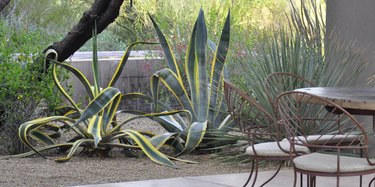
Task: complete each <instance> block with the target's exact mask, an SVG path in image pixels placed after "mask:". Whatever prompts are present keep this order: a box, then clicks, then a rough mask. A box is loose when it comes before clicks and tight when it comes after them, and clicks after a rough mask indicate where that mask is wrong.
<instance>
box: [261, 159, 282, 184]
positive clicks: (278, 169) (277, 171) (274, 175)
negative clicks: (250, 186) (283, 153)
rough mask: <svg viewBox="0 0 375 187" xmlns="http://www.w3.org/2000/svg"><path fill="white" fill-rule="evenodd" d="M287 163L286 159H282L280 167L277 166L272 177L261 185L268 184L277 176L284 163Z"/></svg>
mask: <svg viewBox="0 0 375 187" xmlns="http://www.w3.org/2000/svg"><path fill="white" fill-rule="evenodd" d="M284 163H285V160H283V161H281V163H280V165H279V167H278V168H277V170H276V172H275V173H274V174H273V175H272V177H271V178H269V179H268V180H267V181H266V182H264V183H263V184H262V185H260V187H263V186H264V185H266V184H267V183H269V182H270V181H271V180H272V179H273V178H275V177H276V175H277V174H278V173H279V171H280V169H281V167H282V166H283V164H284Z"/></svg>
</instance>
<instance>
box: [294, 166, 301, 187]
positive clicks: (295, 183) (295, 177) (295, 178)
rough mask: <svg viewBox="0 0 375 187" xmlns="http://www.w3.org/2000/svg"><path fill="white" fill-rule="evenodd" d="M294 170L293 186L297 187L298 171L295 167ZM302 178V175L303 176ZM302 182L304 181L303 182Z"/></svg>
mask: <svg viewBox="0 0 375 187" xmlns="http://www.w3.org/2000/svg"><path fill="white" fill-rule="evenodd" d="M293 170H294V182H293V187H296V185H297V171H296V169H295V168H294V169H293ZM301 176H302V174H301ZM301 178H302V177H301ZM301 184H302V183H301ZM301 187H302V185H301Z"/></svg>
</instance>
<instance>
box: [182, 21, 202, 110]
mask: <svg viewBox="0 0 375 187" xmlns="http://www.w3.org/2000/svg"><path fill="white" fill-rule="evenodd" d="M196 32H197V22H195V24H194V28H193V33H192V34H191V36H190V42H189V45H188V47H187V51H186V58H185V66H184V67H185V73H186V77H187V80H188V82H189V87H190V88H191V89H190V96H191V101H192V103H193V107H194V110H195V111H198V106H199V98H197V96H198V95H197V94H194V93H193V92H196V88H197V87H198V85H197V84H199V83H197V81H199V80H198V79H197V78H196V76H197V75H196V65H197V64H196V63H195V62H196V60H197V56H196V53H195V38H196Z"/></svg>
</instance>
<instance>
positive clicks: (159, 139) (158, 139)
mask: <svg viewBox="0 0 375 187" xmlns="http://www.w3.org/2000/svg"><path fill="white" fill-rule="evenodd" d="M174 135H176V133H171V132H167V133H163V134H158V135H155V136H153V137H152V138H151V139H150V142H151V144H152V145H153V146H154V147H155V148H156V149H160V147H161V146H163V145H164V144H165V142H166V141H167V140H169V139H170V138H171V137H172V136H174Z"/></svg>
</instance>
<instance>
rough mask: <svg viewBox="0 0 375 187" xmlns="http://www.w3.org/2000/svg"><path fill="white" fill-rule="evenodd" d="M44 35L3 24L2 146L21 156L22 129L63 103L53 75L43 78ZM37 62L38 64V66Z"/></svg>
mask: <svg viewBox="0 0 375 187" xmlns="http://www.w3.org/2000/svg"><path fill="white" fill-rule="evenodd" d="M41 36H42V33H39V32H26V31H23V30H17V29H15V28H11V27H9V26H7V25H6V24H5V23H3V22H0V147H1V149H2V150H1V151H2V153H19V152H23V151H25V147H24V146H22V144H20V143H19V142H18V138H17V132H18V130H17V129H18V127H19V125H20V124H22V123H23V122H25V121H28V120H30V119H31V118H35V117H37V116H41V115H46V114H47V113H49V112H50V111H51V109H53V108H54V107H55V106H56V105H57V104H59V103H60V97H59V94H57V93H56V91H55V89H54V83H53V80H52V78H51V76H46V75H41V74H40V72H39V70H40V69H41V68H39V66H41V65H42V63H39V59H41V58H39V55H38V54H37V53H38V52H40V51H42V47H43V46H46V45H45V44H44V43H43V42H41V38H42V37H41ZM35 62H36V63H35Z"/></svg>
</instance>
